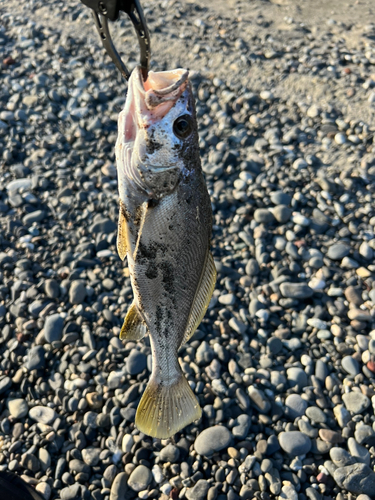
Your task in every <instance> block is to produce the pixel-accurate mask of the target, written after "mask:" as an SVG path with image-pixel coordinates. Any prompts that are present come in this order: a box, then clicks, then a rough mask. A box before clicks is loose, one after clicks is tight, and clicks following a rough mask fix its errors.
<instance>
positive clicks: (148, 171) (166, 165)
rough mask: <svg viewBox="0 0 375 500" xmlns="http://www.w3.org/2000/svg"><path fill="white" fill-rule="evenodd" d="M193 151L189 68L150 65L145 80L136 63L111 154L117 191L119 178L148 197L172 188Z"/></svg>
mask: <svg viewBox="0 0 375 500" xmlns="http://www.w3.org/2000/svg"><path fill="white" fill-rule="evenodd" d="M197 155H198V132H197V124H196V116H195V106H194V98H193V94H192V90H191V87H190V84H189V82H188V71H187V70H185V69H176V70H173V71H162V72H157V73H155V72H153V71H150V72H149V74H148V78H147V80H146V81H144V80H143V77H142V72H141V70H140V68H135V69H134V71H133V73H132V75H131V77H130V79H129V89H128V95H127V99H126V103H125V108H124V110H123V111H122V112H121V113H120V117H119V135H118V139H117V143H116V158H117V167H118V174H119V180H120V185H119V188H120V196H121V191H122V188H121V178H123V181H124V183H130V184H131V185H132V187H133V188H135V189H140V190H143V191H144V192H146V193H147V196H148V197H151V198H155V199H158V198H161V197H162V196H164V195H166V194H168V193H170V192H171V191H173V189H174V188H175V187H176V185H177V183H178V181H179V179H180V178H181V175H188V174H189V168H191V167H190V166H191V158H192V157H195V156H197ZM189 159H190V161H188V160H189ZM124 187H125V186H124Z"/></svg>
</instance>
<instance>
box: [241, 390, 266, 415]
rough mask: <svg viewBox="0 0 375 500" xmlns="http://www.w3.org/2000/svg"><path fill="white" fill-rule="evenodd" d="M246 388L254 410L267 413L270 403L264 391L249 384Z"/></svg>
mask: <svg viewBox="0 0 375 500" xmlns="http://www.w3.org/2000/svg"><path fill="white" fill-rule="evenodd" d="M247 390H248V393H249V396H250V399H251V401H252V403H253V406H255V408H256V410H257V411H258V412H259V413H268V412H269V411H270V409H271V403H270V402H269V400H268V398H267V397H266V395H265V394H264V392H263V391H261V390H260V389H257V388H256V387H254V386H252V385H251V386H249V387H248V389H247Z"/></svg>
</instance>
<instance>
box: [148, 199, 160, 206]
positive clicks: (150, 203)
mask: <svg viewBox="0 0 375 500" xmlns="http://www.w3.org/2000/svg"><path fill="white" fill-rule="evenodd" d="M159 201H160V200H155V199H154V198H150V199H149V200H148V202H147V208H155V207H156V206H157V205H158V204H159Z"/></svg>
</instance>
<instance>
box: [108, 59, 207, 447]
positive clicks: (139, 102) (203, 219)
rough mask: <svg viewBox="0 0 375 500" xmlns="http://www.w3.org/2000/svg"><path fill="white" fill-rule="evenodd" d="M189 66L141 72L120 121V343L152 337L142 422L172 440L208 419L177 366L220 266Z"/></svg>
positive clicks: (138, 421) (130, 89) (135, 76)
mask: <svg viewBox="0 0 375 500" xmlns="http://www.w3.org/2000/svg"><path fill="white" fill-rule="evenodd" d="M188 76H189V72H188V71H187V70H186V69H182V68H179V69H175V70H171V71H161V72H153V71H150V72H149V74H148V77H147V80H146V81H144V79H143V76H142V71H141V69H140V68H139V67H136V68H135V69H134V70H133V72H132V74H131V76H130V79H129V85H128V93H127V97H126V101H125V106H124V109H123V110H122V111H121V112H120V115H119V119H118V137H117V141H116V146H115V152H116V165H117V172H118V188H119V204H120V210H119V220H118V233H117V251H118V254H119V256H120V258H121V259H122V260H124V259H125V257H127V262H128V267H129V273H130V278H131V284H132V289H133V295H134V300H133V302H132V304H131V306H130V308H129V310H128V312H127V314H126V316H125V320H124V323H123V326H122V328H121V332H120V339H121V340H126V341H127V340H132V341H139V340H140V339H142V338H143V337H144V336H145V335H146V334H148V335H149V336H150V344H151V351H152V372H151V376H150V379H149V381H148V384H147V386H146V389H145V391H144V393H143V395H142V397H141V400H140V403H139V406H138V408H137V412H136V416H135V425H136V427H137V428H138V429H139V430H140V431H141V432H143V433H144V434H147V435H149V436H152V437H155V438H168V437H171V436H172V435H174V434H175V433H176V432H178V431H179V430H181V429H183V428H184V427H186V426H187V425H189V424H191V423H192V422H194V421H195V420H198V419H199V418H200V417H201V413H202V412H201V408H200V406H199V402H198V400H197V398H196V396H195V395H194V392H193V390H192V389H191V387H190V385H189V383H188V381H187V379H186V377H185V376H184V374H183V372H182V369H181V366H180V364H179V361H178V350H179V348H180V347H181V346H182V345H183V344H185V343H186V342H187V341H188V340H189V339H190V338H191V337H192V335H193V334H194V332H195V331H196V329H197V328H198V326H199V324H200V322H201V321H202V319H203V316H204V315H205V313H206V310H207V307H208V305H209V303H210V300H211V297H212V294H213V291H214V288H215V282H216V269H215V264H214V259H213V256H212V253H211V251H210V245H211V233H212V208H211V202H210V197H209V193H208V190H207V186H206V183H205V180H204V176H203V172H202V167H201V161H200V155H199V143H198V127H197V118H196V111H195V101H194V96H193V93H192V87H191V84H190V82H189V79H188Z"/></svg>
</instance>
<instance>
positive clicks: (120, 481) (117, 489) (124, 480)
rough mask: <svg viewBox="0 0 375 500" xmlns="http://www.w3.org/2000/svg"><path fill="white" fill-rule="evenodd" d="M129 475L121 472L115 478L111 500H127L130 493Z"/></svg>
mask: <svg viewBox="0 0 375 500" xmlns="http://www.w3.org/2000/svg"><path fill="white" fill-rule="evenodd" d="M128 477H129V476H128V474H127V473H126V472H120V473H119V474H117V476H116V477H115V479H114V481H113V483H112V486H111V494H110V496H109V500H126V498H127V491H128Z"/></svg>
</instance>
